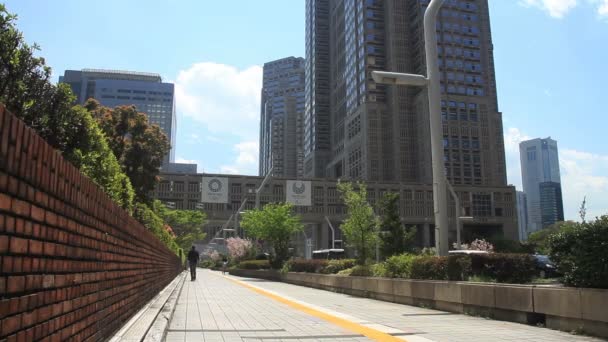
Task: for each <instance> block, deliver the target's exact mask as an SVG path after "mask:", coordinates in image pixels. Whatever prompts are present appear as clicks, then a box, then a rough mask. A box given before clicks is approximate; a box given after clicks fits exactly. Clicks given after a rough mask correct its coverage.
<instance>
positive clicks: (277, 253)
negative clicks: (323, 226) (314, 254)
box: [241, 203, 304, 269]
mask: <svg viewBox="0 0 608 342" xmlns="http://www.w3.org/2000/svg"><path fill="white" fill-rule="evenodd" d="M292 207H293V206H292V205H291V204H289V203H276V204H272V203H271V204H266V205H265V206H264V208H263V209H262V210H258V209H254V210H248V211H246V212H245V213H244V214H243V219H242V221H241V226H242V227H243V228H244V229H245V230H246V231H247V234H249V235H251V236H252V237H254V238H256V239H260V240H264V241H268V242H270V244H271V245H272V248H273V249H274V256H273V258H272V266H273V267H274V268H277V269H278V268H281V267H282V266H283V263H284V262H285V261H286V260H287V259H288V258H289V242H290V241H291V237H292V236H293V234H295V233H297V232H300V231H302V229H303V228H304V225H303V224H302V222H301V218H300V216H298V215H294V213H293V211H292Z"/></svg>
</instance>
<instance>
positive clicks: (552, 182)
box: [519, 137, 564, 233]
mask: <svg viewBox="0 0 608 342" xmlns="http://www.w3.org/2000/svg"><path fill="white" fill-rule="evenodd" d="M519 155H520V160H521V177H522V184H523V189H524V192H525V193H526V198H527V208H528V209H527V210H528V233H532V232H535V231H537V230H539V229H541V228H543V227H546V226H548V225H550V224H553V223H555V222H557V221H563V220H564V209H563V203H562V191H561V181H560V173H559V157H558V151H557V141H555V140H553V139H551V138H550V137H549V138H546V139H532V140H528V141H523V142H521V143H520V144H519Z"/></svg>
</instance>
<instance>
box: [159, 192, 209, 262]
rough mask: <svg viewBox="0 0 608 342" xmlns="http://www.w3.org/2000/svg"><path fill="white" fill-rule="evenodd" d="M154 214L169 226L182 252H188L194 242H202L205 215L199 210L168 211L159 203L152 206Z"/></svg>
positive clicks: (204, 234)
mask: <svg viewBox="0 0 608 342" xmlns="http://www.w3.org/2000/svg"><path fill="white" fill-rule="evenodd" d="M152 207H153V210H154V212H155V213H156V214H157V215H158V216H159V217H160V218H161V219H162V220H163V221H164V222H165V224H167V225H169V226H170V227H171V229H173V232H174V233H175V243H177V245H178V246H180V247H181V248H182V249H184V250H189V249H190V246H192V244H193V243H194V242H196V241H200V240H203V239H204V238H205V236H206V235H207V234H206V233H205V232H203V226H204V225H205V221H206V219H207V215H205V213H204V212H202V211H199V210H175V209H168V208H166V207H165V206H164V204H162V203H161V202H160V201H158V200H156V201H154V202H153V204H152Z"/></svg>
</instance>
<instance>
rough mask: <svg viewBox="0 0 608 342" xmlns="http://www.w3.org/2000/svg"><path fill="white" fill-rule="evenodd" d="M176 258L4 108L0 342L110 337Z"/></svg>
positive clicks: (176, 268) (172, 271) (171, 271)
mask: <svg viewBox="0 0 608 342" xmlns="http://www.w3.org/2000/svg"><path fill="white" fill-rule="evenodd" d="M180 270H181V267H180V260H179V259H178V258H177V257H176V256H175V254H174V253H173V252H171V251H170V250H169V249H167V248H166V247H165V246H164V245H163V244H162V243H161V242H160V241H159V240H158V239H157V238H156V237H155V236H154V235H153V234H152V233H150V232H149V231H148V230H147V229H146V228H145V227H144V226H142V225H141V224H139V223H138V222H137V221H136V220H135V219H133V218H132V217H131V216H130V215H129V214H128V213H127V212H126V211H124V210H123V209H121V208H120V207H118V206H117V205H116V204H114V203H113V202H112V201H111V200H110V198H109V197H108V196H107V195H106V194H105V193H104V192H103V190H102V189H100V188H99V187H98V186H97V185H95V184H94V183H93V182H92V181H91V180H90V179H88V178H87V177H85V176H83V175H82V174H81V173H80V172H79V171H78V170H77V169H76V168H75V167H74V166H72V165H71V164H70V163H69V162H67V161H66V160H64V159H63V158H62V156H61V154H60V152H58V151H56V150H54V149H53V148H51V147H50V146H49V145H48V144H46V143H45V142H44V141H43V140H42V139H41V138H40V137H39V136H38V135H37V134H36V133H35V132H34V131H33V130H32V129H30V128H29V127H27V126H26V125H25V124H24V123H23V122H22V121H20V120H18V119H17V118H16V117H15V116H14V115H12V114H10V113H9V112H7V111H6V110H5V108H4V107H3V106H2V105H0V340H3V339H7V340H8V341H34V340H39V339H42V340H44V341H67V340H85V339H87V340H91V341H99V340H104V339H107V338H108V337H109V336H110V335H111V334H112V333H113V332H114V331H115V330H116V329H118V328H119V327H120V326H121V324H122V323H123V322H125V321H126V320H127V319H128V318H129V317H130V316H132V315H133V314H134V313H135V312H137V310H139V308H140V307H141V306H142V305H144V304H145V303H146V302H147V301H148V300H150V299H151V298H152V297H153V296H154V295H156V294H157V293H158V292H159V291H160V290H161V289H162V288H163V287H164V286H166V285H167V284H168V283H169V282H170V281H171V280H172V279H174V278H175V276H176V275H177V274H178V273H179V272H180Z"/></svg>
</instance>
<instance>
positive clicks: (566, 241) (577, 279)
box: [548, 215, 608, 289]
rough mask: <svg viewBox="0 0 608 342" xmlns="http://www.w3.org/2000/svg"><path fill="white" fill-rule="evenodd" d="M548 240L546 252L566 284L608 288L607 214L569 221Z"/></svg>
mask: <svg viewBox="0 0 608 342" xmlns="http://www.w3.org/2000/svg"><path fill="white" fill-rule="evenodd" d="M548 240H549V241H548V245H549V251H550V254H549V255H550V257H551V260H552V261H554V262H555V264H556V265H557V269H558V270H559V271H560V272H561V273H563V274H564V283H565V284H566V285H570V286H576V287H593V288H603V289H608V266H607V265H608V253H606V247H607V246H608V215H604V216H601V217H599V218H596V219H595V220H593V221H588V222H584V223H573V224H572V225H570V226H569V228H568V229H563V230H561V231H559V232H557V233H554V234H552V235H551V236H550V237H549V239H548Z"/></svg>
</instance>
